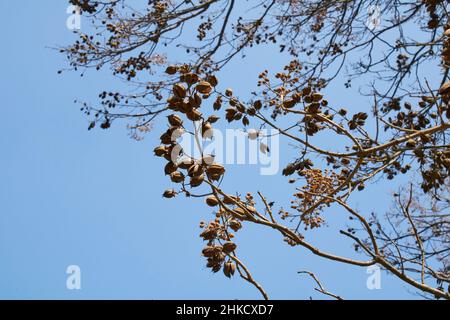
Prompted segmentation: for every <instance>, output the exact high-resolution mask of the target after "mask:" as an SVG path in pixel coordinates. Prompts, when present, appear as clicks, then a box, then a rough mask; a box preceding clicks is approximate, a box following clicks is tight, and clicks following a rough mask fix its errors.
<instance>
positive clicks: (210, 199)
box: [205, 196, 219, 207]
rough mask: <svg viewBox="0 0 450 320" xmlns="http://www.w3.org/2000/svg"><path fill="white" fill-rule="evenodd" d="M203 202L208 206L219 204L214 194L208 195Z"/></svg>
mask: <svg viewBox="0 0 450 320" xmlns="http://www.w3.org/2000/svg"><path fill="white" fill-rule="evenodd" d="M205 202H206V204H207V205H208V206H210V207H215V206H217V205H218V204H219V200H217V198H216V197H215V196H209V197H208V198H206V199H205Z"/></svg>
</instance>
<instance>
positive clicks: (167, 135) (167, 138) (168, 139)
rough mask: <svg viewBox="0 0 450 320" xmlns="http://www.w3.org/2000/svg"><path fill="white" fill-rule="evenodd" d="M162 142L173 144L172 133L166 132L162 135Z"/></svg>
mask: <svg viewBox="0 0 450 320" xmlns="http://www.w3.org/2000/svg"><path fill="white" fill-rule="evenodd" d="M160 139H161V143H162V144H171V143H172V137H171V136H170V133H168V132H165V133H163V134H162V136H161V137H160Z"/></svg>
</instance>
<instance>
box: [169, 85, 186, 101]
mask: <svg viewBox="0 0 450 320" xmlns="http://www.w3.org/2000/svg"><path fill="white" fill-rule="evenodd" d="M172 91H173V94H174V95H175V97H177V98H180V99H182V98H184V97H185V96H186V88H185V87H184V86H183V85H182V84H180V83H177V84H175V85H174V86H173V88H172Z"/></svg>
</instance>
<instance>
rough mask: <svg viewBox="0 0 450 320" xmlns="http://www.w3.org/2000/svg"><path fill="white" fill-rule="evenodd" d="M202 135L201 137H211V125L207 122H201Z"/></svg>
mask: <svg viewBox="0 0 450 320" xmlns="http://www.w3.org/2000/svg"><path fill="white" fill-rule="evenodd" d="M202 137H203V139H211V138H212V137H213V127H212V125H211V124H210V123H208V122H203V125H202Z"/></svg>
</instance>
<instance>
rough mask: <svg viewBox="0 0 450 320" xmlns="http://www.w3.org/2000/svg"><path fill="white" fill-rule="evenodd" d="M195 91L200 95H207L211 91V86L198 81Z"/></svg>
mask: <svg viewBox="0 0 450 320" xmlns="http://www.w3.org/2000/svg"><path fill="white" fill-rule="evenodd" d="M195 89H196V90H197V91H198V92H200V93H201V94H209V93H210V92H211V91H212V86H211V84H210V83H209V82H207V81H200V82H199V83H198V84H197V86H196V87H195Z"/></svg>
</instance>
